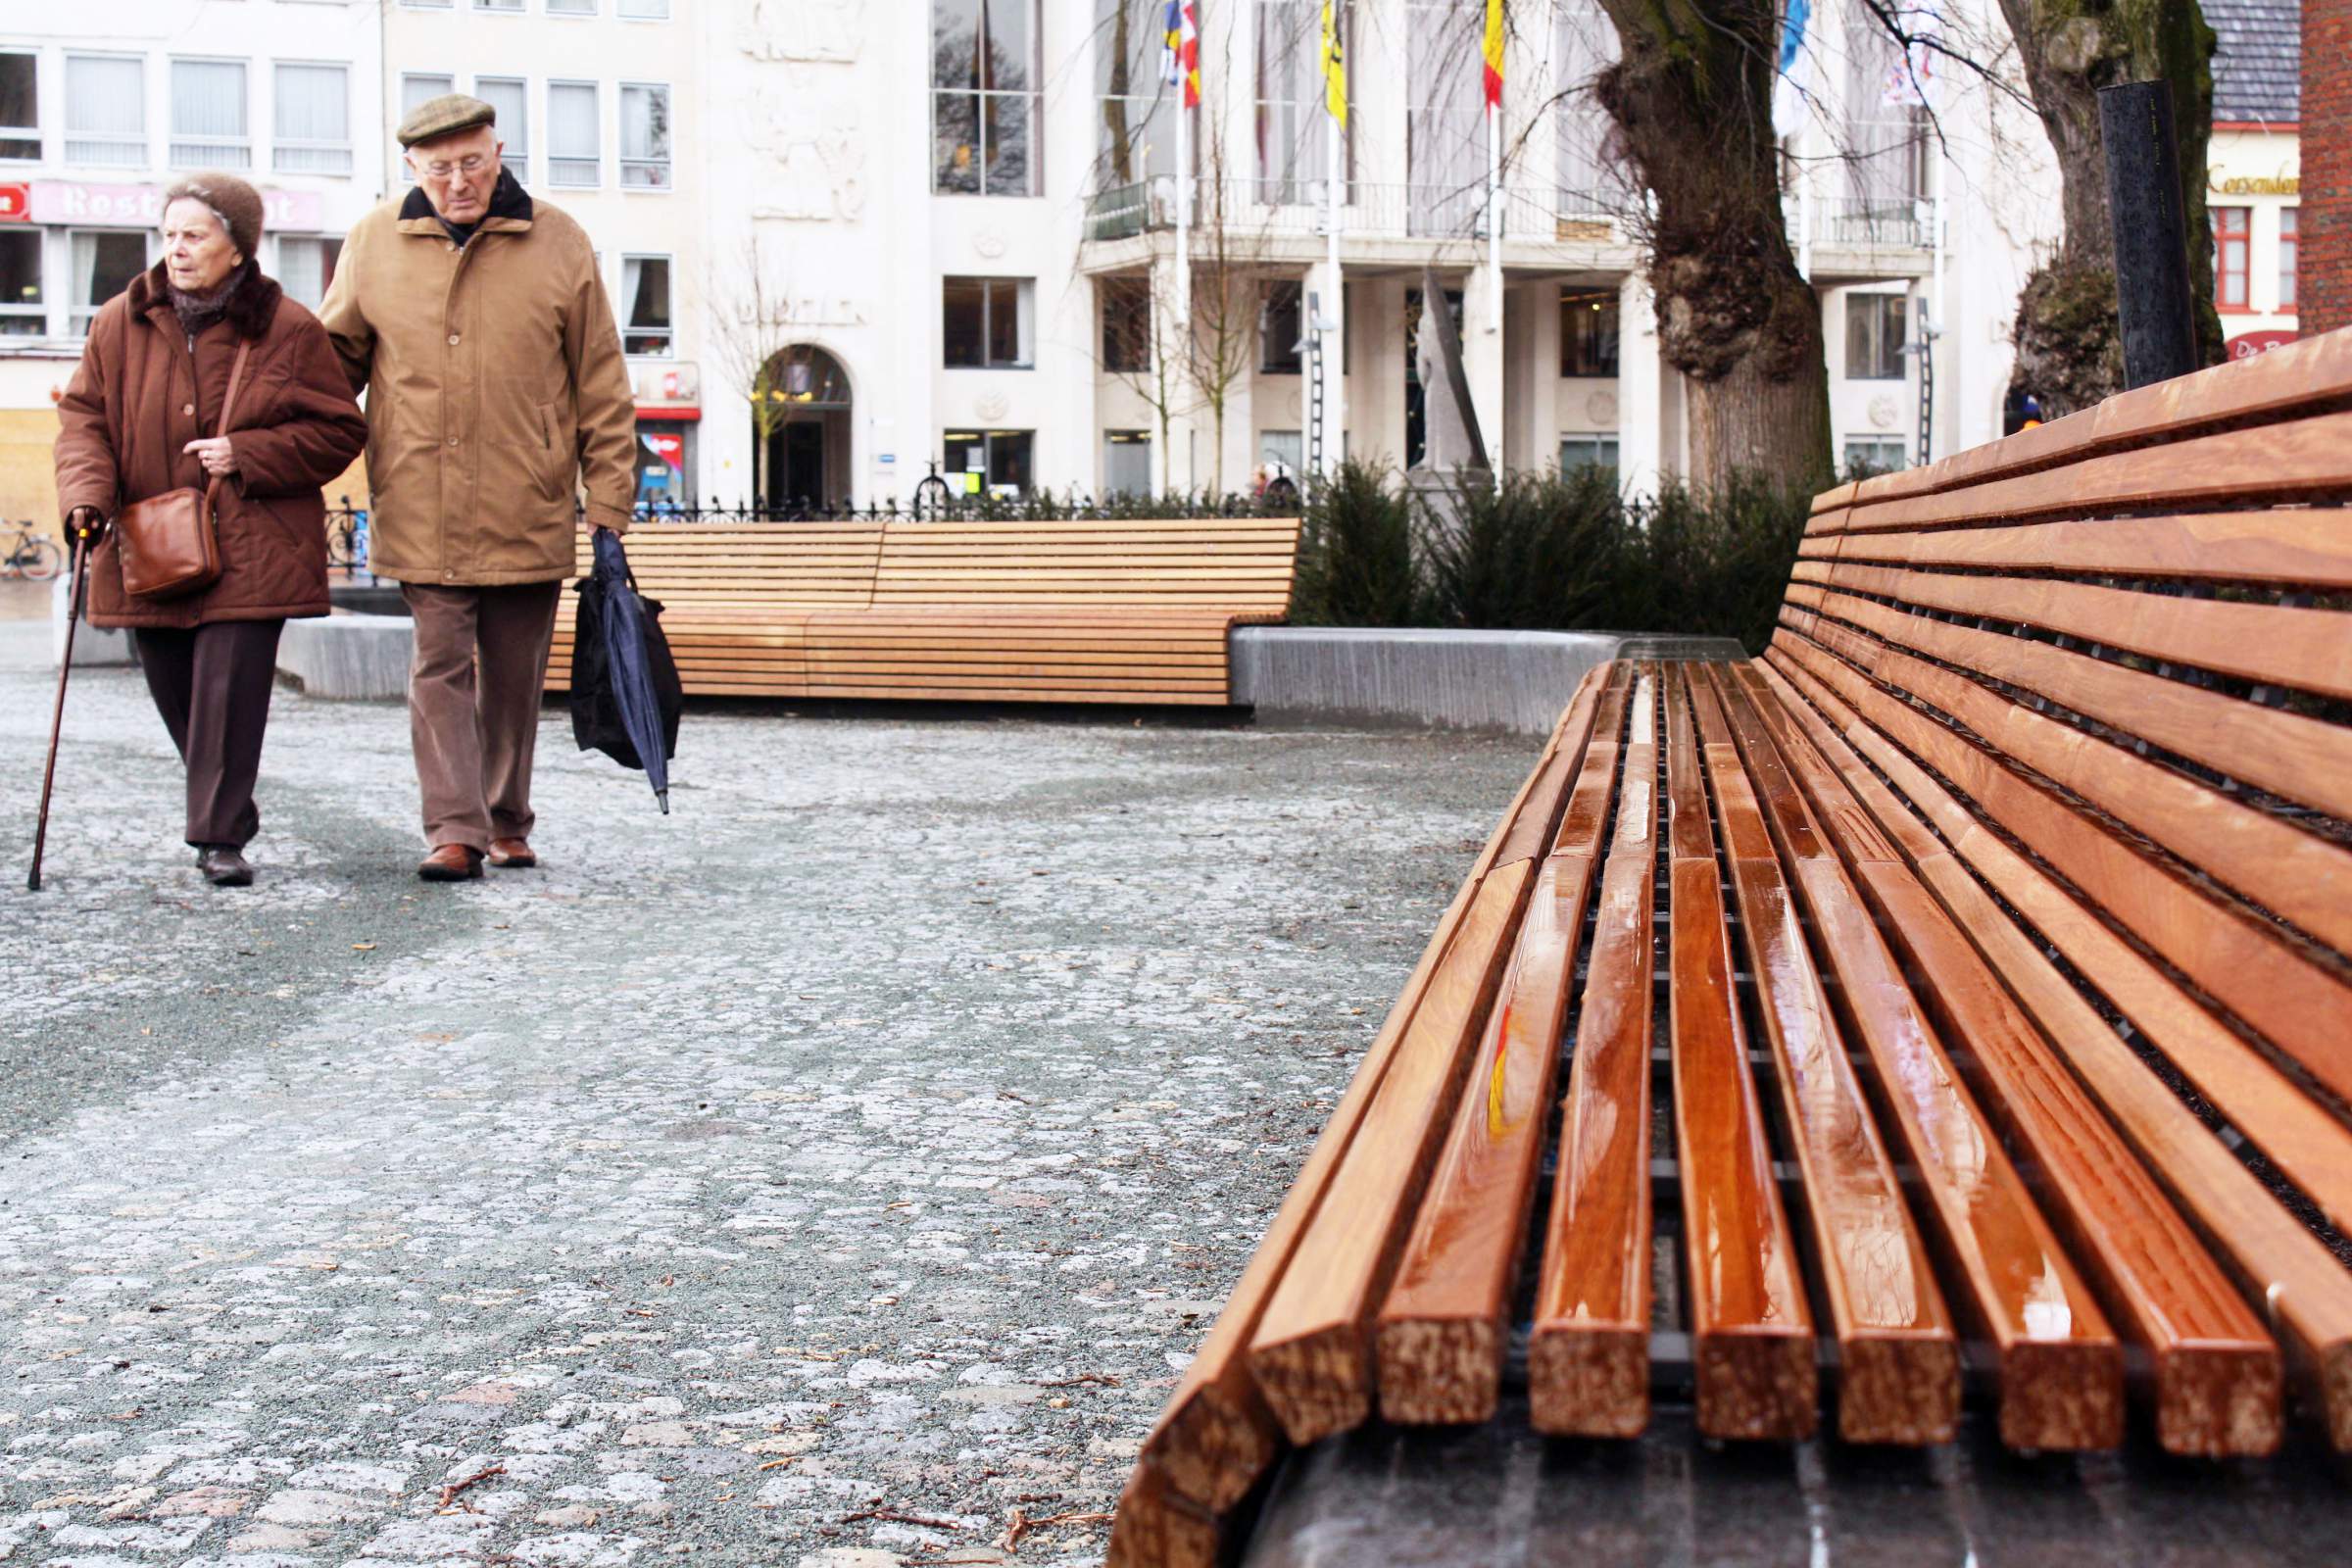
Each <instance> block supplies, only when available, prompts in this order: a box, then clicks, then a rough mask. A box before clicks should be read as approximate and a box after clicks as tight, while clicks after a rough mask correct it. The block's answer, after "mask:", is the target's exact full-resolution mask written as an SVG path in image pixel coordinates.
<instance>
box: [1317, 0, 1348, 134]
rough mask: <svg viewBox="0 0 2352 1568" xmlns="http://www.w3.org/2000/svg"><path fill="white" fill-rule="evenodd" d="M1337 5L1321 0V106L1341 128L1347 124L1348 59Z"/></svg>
mask: <svg viewBox="0 0 2352 1568" xmlns="http://www.w3.org/2000/svg"><path fill="white" fill-rule="evenodd" d="M1338 9H1339V7H1338V6H1337V5H1335V4H1334V3H1333V0H1323V107H1324V108H1325V109H1326V110H1328V111H1329V112H1330V114H1331V118H1332V119H1333V120H1336V121H1338V122H1339V123H1340V125H1341V128H1343V129H1345V128H1346V127H1347V124H1348V60H1347V57H1346V56H1345V55H1344V54H1343V53H1342V52H1341V45H1340V23H1339V18H1338V17H1337V16H1336V15H1335V13H1336V12H1337V11H1338Z"/></svg>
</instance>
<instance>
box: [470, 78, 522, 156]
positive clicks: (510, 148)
mask: <svg viewBox="0 0 2352 1568" xmlns="http://www.w3.org/2000/svg"><path fill="white" fill-rule="evenodd" d="M484 82H497V83H498V84H500V85H501V86H511V87H514V88H515V89H516V96H517V97H519V98H520V99H521V100H522V145H521V146H520V147H516V146H515V142H514V140H513V139H512V138H511V137H509V136H508V134H507V132H508V130H509V129H510V128H511V127H510V126H507V125H505V124H500V123H495V122H494V123H492V126H491V133H492V134H493V135H495V136H497V137H498V140H499V144H500V145H501V146H502V147H504V148H506V151H505V152H503V153H501V154H500V155H499V157H500V159H501V160H502V161H503V162H505V163H511V164H513V165H514V166H515V178H517V179H519V180H521V181H523V183H525V184H528V183H530V178H531V78H530V77H528V76H510V75H508V74H506V73H503V72H501V73H496V74H491V75H483V74H479V73H477V74H476V75H475V76H474V78H473V95H474V96H475V97H476V98H480V99H482V101H483V102H484V103H489V102H490V100H489V99H488V98H487V97H485V96H484V95H483V93H482V83H484ZM491 107H492V108H497V107H499V106H498V105H495V104H492V105H491Z"/></svg>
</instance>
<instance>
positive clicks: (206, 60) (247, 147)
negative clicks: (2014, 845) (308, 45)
mask: <svg viewBox="0 0 2352 1568" xmlns="http://www.w3.org/2000/svg"><path fill="white" fill-rule="evenodd" d="M167 64H169V65H170V67H171V71H170V73H168V75H167V77H166V83H167V87H168V89H169V99H170V101H169V102H168V103H167V104H166V105H165V121H164V167H165V168H166V169H171V170H179V171H189V170H201V169H218V170H221V171H222V172H226V173H236V172H239V171H251V170H252V169H253V167H254V158H253V62H252V61H251V60H239V59H232V58H230V57H228V56H224V55H171V56H168V57H167ZM182 66H233V67H234V68H236V73H237V84H238V85H237V123H238V125H239V127H240V128H239V130H238V132H237V134H236V135H235V136H233V137H231V136H204V135H200V134H197V133H194V132H190V133H188V134H187V135H185V136H183V135H182V133H181V131H180V128H179V124H178V121H179V68H180V67H182ZM274 79H275V78H274V77H273V78H272V83H273V84H274ZM223 153H227V154H231V155H232V156H231V157H229V158H227V159H223V158H222V157H221V154H223ZM187 154H194V155H196V156H192V157H191V156H183V155H187ZM240 160H241V161H240Z"/></svg>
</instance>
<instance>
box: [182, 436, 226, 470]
mask: <svg viewBox="0 0 2352 1568" xmlns="http://www.w3.org/2000/svg"><path fill="white" fill-rule="evenodd" d="M180 451H182V452H193V453H195V454H196V457H197V459H198V461H200V462H202V463H203V465H204V471H205V472H207V473H209V474H211V475H212V476H213V477H214V478H216V479H224V478H226V477H227V476H228V475H230V474H232V473H234V472H236V471H237V454H236V449H235V448H233V447H231V446H230V445H229V444H228V437H226V436H224V435H217V436H213V437H211V438H209V439H205V440H197V441H191V442H189V443H188V444H187V445H186V446H184V447H182V448H180Z"/></svg>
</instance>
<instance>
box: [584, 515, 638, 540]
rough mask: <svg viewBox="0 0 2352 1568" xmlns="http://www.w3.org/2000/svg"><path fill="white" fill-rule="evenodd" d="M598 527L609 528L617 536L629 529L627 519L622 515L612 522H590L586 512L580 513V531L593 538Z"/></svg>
mask: <svg viewBox="0 0 2352 1568" xmlns="http://www.w3.org/2000/svg"><path fill="white" fill-rule="evenodd" d="M599 528H610V529H612V530H613V537H614V538H618V537H619V536H620V535H622V534H624V533H627V532H628V531H629V519H628V518H627V517H625V516H622V517H619V518H618V519H617V520H616V521H613V522H590V521H589V520H588V514H586V513H585V512H583V513H581V514H580V532H582V533H584V534H587V535H589V536H590V537H591V538H593V537H595V534H596V530H597V529H599Z"/></svg>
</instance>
